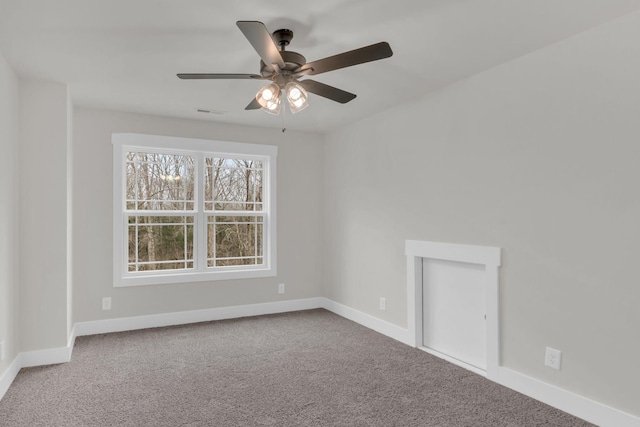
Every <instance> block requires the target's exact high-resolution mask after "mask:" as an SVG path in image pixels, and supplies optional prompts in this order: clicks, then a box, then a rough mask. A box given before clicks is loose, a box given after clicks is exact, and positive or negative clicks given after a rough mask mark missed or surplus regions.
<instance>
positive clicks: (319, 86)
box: [298, 80, 356, 104]
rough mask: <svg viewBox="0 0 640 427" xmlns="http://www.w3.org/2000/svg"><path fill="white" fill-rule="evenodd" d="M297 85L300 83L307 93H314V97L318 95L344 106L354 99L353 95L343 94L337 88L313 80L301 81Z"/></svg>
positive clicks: (343, 92)
mask: <svg viewBox="0 0 640 427" xmlns="http://www.w3.org/2000/svg"><path fill="white" fill-rule="evenodd" d="M298 83H300V85H301V86H302V87H303V88H304V89H305V90H306V91H307V92H311V93H315V94H316V95H320V96H322V97H324V98H328V99H330V100H332V101H336V102H339V103H341V104H346V103H347V102H349V101H351V100H352V99H354V98H355V97H356V96H355V95H354V94H353V93H349V92H345V91H344V90H342V89H338V88H337V87H333V86H329V85H326V84H324V83H320V82H317V81H315V80H302V81H299V82H298Z"/></svg>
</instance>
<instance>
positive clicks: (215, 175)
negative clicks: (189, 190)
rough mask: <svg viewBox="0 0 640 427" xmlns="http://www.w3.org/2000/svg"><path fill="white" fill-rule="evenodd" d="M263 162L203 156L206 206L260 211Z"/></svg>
mask: <svg viewBox="0 0 640 427" xmlns="http://www.w3.org/2000/svg"><path fill="white" fill-rule="evenodd" d="M263 172H264V168H263V162H261V161H259V160H248V159H232V158H222V157H207V158H205V198H204V200H205V209H207V210H214V209H215V210H227V211H229V210H233V211H261V210H262V208H263V206H262V196H263V194H262V192H263V189H262V177H263Z"/></svg>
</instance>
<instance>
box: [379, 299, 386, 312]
mask: <svg viewBox="0 0 640 427" xmlns="http://www.w3.org/2000/svg"><path fill="white" fill-rule="evenodd" d="M386 309H387V300H386V298H380V310H386Z"/></svg>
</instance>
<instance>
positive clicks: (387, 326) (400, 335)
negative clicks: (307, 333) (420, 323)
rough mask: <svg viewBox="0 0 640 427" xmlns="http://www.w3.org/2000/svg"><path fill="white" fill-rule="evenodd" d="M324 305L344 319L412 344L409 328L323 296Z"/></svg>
mask: <svg viewBox="0 0 640 427" xmlns="http://www.w3.org/2000/svg"><path fill="white" fill-rule="evenodd" d="M323 299H324V302H325V305H324V308H325V309H327V310H329V311H331V312H333V313H335V314H337V315H339V316H342V317H344V318H346V319H349V320H353V321H354V322H356V323H359V324H361V325H362V326H366V327H367V328H369V329H373V330H374V331H376V332H380V333H381V334H383V335H386V336H388V337H390V338H393V339H395V340H397V341H400V342H401V343H403V344H407V345H412V341H411V339H410V337H409V330H408V329H404V328H401V327H399V326H396V325H394V324H393V323H389V322H387V321H384V320H382V319H378V318H377V317H373V316H371V315H369V314H366V313H363V312H361V311H358V310H356V309H354V308H351V307H347V306H346V305H342V304H340V303H337V302H335V301H332V300H330V299H328V298H323Z"/></svg>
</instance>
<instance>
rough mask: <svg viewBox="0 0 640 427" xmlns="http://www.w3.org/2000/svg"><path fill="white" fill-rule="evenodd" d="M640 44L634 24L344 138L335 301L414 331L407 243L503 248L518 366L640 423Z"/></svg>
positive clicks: (329, 270) (334, 150) (328, 155)
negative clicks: (553, 356) (556, 353)
mask: <svg viewBox="0 0 640 427" xmlns="http://www.w3.org/2000/svg"><path fill="white" fill-rule="evenodd" d="M638 40H640V13H634V14H631V15H628V16H626V17H624V18H622V19H619V20H617V21H613V22H611V23H609V24H606V25H603V26H601V27H598V28H595V29H592V30H590V31H588V32H586V33H583V34H581V35H578V36H575V37H573V38H571V39H568V40H566V41H564V42H562V43H558V44H556V45H553V46H550V47H548V48H546V49H543V50H541V51H537V52H534V53H532V54H530V55H527V56H525V57H522V58H519V59H518V60H516V61H513V62H511V63H507V64H504V65H502V66H499V67H497V68H494V69H492V70H489V71H487V72H485V73H482V74H480V75H477V76H475V77H473V78H470V79H468V80H465V81H463V82H460V83H458V84H455V85H453V86H450V87H448V88H445V89H443V90H441V91H439V92H437V93H434V94H431V95H428V96H424V97H421V98H419V99H416V100H415V101H414V102H413V103H410V104H407V105H402V106H399V107H397V108H393V109H391V110H389V111H385V112H383V113H380V114H378V115H377V116H375V117H371V118H369V119H366V120H363V121H361V122H359V123H356V124H353V125H351V126H347V127H344V128H342V129H340V130H338V131H335V132H333V133H331V134H330V135H329V136H328V138H327V139H328V140H327V144H326V147H325V150H324V165H325V170H324V183H325V188H324V200H323V201H324V213H325V223H324V224H325V225H324V235H323V236H324V262H325V269H324V272H325V285H326V288H325V290H326V296H327V297H329V298H331V299H333V300H335V301H338V302H340V303H342V304H345V305H348V306H350V307H353V308H356V309H358V310H361V311H363V312H365V313H368V314H371V315H374V316H377V317H379V318H382V319H384V320H387V321H389V322H392V323H394V324H396V325H399V326H403V327H406V325H407V319H406V310H407V307H406V290H405V287H406V272H405V265H406V264H405V262H406V261H405V257H404V240H405V239H415V240H431V241H440V242H453V243H464V244H477V245H488V246H498V247H502V248H503V260H502V268H501V274H500V298H501V301H500V315H501V319H502V330H501V339H502V358H503V365H505V366H506V367H509V368H511V369H513V370H515V371H518V372H521V373H524V374H526V375H529V376H532V377H535V378H537V379H540V380H542V381H544V382H547V383H551V384H554V385H557V386H559V387H562V388H564V389H567V390H570V391H574V392H576V393H578V394H581V395H583V396H586V397H589V398H592V399H595V400H597V401H600V402H603V403H605V404H608V405H610V406H613V407H615V408H618V409H620V410H622V411H626V412H628V413H631V414H634V415H640V406H638V402H639V401H640V394H639V393H638V384H640V369H638V361H639V360H640V339H639V336H640V335H638V328H639V326H640V310H639V309H638V303H639V302H640V286H638V278H637V263H638V258H640V250H639V249H638V248H639V247H640V246H639V244H638V242H639V241H640V227H639V226H638V221H639V218H640V197H639V195H640V193H639V188H638V186H639V183H640V167H639V165H640V120H639V114H640V79H639V78H638V76H640V44H639V43H638ZM379 297H386V306H387V310H386V311H380V310H378V298H379ZM545 346H551V347H554V348H557V349H560V350H561V351H562V352H563V367H562V370H561V371H559V372H558V371H555V370H551V369H549V368H546V367H544V366H543V360H544V351H545Z"/></svg>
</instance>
